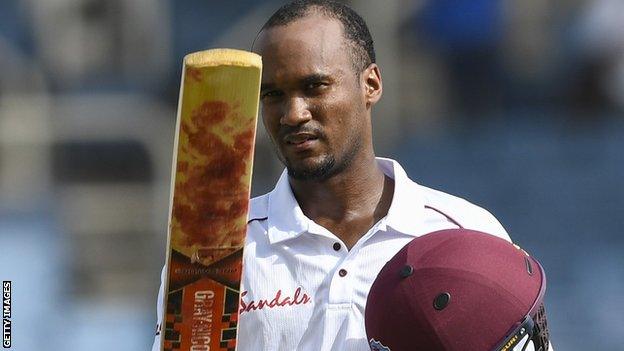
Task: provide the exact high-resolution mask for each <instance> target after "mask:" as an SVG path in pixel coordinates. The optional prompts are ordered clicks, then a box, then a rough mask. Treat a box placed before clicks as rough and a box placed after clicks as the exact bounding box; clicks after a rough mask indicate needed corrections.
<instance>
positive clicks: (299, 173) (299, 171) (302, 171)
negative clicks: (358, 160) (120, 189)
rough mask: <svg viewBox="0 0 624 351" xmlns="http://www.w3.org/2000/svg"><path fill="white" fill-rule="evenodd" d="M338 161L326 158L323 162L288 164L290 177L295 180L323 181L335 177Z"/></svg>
mask: <svg viewBox="0 0 624 351" xmlns="http://www.w3.org/2000/svg"><path fill="white" fill-rule="evenodd" d="M335 163H336V160H335V159H334V158H333V157H329V156H328V157H324V158H323V159H322V160H319V161H316V162H310V163H309V164H305V165H304V164H300V165H293V164H287V165H286V169H287V171H288V175H289V176H290V177H291V178H293V179H295V180H311V181H323V180H325V179H327V178H329V177H331V176H332V175H333V172H332V171H333V169H334V165H335Z"/></svg>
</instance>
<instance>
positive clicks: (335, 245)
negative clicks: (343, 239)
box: [334, 243, 340, 251]
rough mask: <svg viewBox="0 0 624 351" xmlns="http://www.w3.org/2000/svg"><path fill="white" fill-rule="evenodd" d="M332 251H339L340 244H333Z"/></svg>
mask: <svg viewBox="0 0 624 351" xmlns="http://www.w3.org/2000/svg"><path fill="white" fill-rule="evenodd" d="M334 250H336V251H340V243H334Z"/></svg>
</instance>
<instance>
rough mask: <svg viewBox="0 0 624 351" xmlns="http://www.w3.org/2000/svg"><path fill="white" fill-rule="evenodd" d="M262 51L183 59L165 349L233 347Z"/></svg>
mask: <svg viewBox="0 0 624 351" xmlns="http://www.w3.org/2000/svg"><path fill="white" fill-rule="evenodd" d="M261 71H262V61H261V58H260V56H258V55H256V54H254V53H250V52H246V51H241V50H233V49H213V50H207V51H201V52H196V53H192V54H189V55H187V56H186V57H185V58H184V64H183V72H182V83H181V87H180V99H179V103H178V114H177V124H176V140H175V143H174V144H175V146H174V160H173V169H172V188H171V189H172V190H171V198H170V211H169V232H168V240H167V279H166V286H165V292H166V293H165V297H164V298H165V301H164V302H165V303H164V304H163V306H165V311H164V314H165V315H164V318H163V319H162V321H163V325H162V328H163V331H164V338H162V340H163V344H162V345H161V350H165V351H168V350H196V351H201V350H234V349H235V347H236V332H237V321H238V305H239V292H240V291H239V290H240V280H241V273H242V249H243V244H244V240H245V233H246V228H247V212H248V205H249V196H250V188H251V171H252V162H253V149H254V142H255V134H256V124H257V116H258V103H259V94H260V77H261Z"/></svg>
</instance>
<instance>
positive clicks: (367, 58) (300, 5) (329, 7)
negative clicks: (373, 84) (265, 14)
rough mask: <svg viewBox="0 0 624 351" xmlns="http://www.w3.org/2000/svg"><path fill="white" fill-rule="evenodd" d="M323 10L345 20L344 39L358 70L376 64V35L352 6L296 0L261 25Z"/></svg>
mask: <svg viewBox="0 0 624 351" xmlns="http://www.w3.org/2000/svg"><path fill="white" fill-rule="evenodd" d="M314 12H317V13H320V14H323V15H325V16H327V17H329V18H333V19H336V20H338V21H340V23H342V27H343V30H344V36H345V39H347V41H348V43H349V44H350V45H349V46H350V47H351V56H352V61H353V68H354V69H355V70H356V72H361V71H363V70H364V69H366V68H367V67H368V66H369V65H370V64H371V63H375V48H374V47H373V37H372V36H371V34H370V31H369V30H368V26H367V25H366V22H365V21H364V19H363V18H362V16H360V15H359V14H358V13H357V12H355V11H354V10H353V9H352V8H350V7H349V6H347V5H345V4H342V3H340V2H336V1H331V0H297V1H293V2H290V3H288V4H286V5H284V6H282V7H280V8H279V9H278V10H277V11H276V12H275V13H274V14H273V15H272V16H271V17H270V18H269V19H268V20H267V22H266V23H265V24H264V25H263V26H262V28H261V29H260V32H262V31H263V30H264V29H268V28H272V27H276V26H285V25H287V24H289V23H292V22H294V21H296V20H298V19H301V18H303V17H306V16H307V15H309V14H311V13H314Z"/></svg>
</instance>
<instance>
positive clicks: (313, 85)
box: [307, 82, 327, 89]
mask: <svg viewBox="0 0 624 351" xmlns="http://www.w3.org/2000/svg"><path fill="white" fill-rule="evenodd" d="M326 85H327V84H325V83H323V82H313V83H308V86H307V88H308V89H318V88H321V87H324V86H326Z"/></svg>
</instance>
